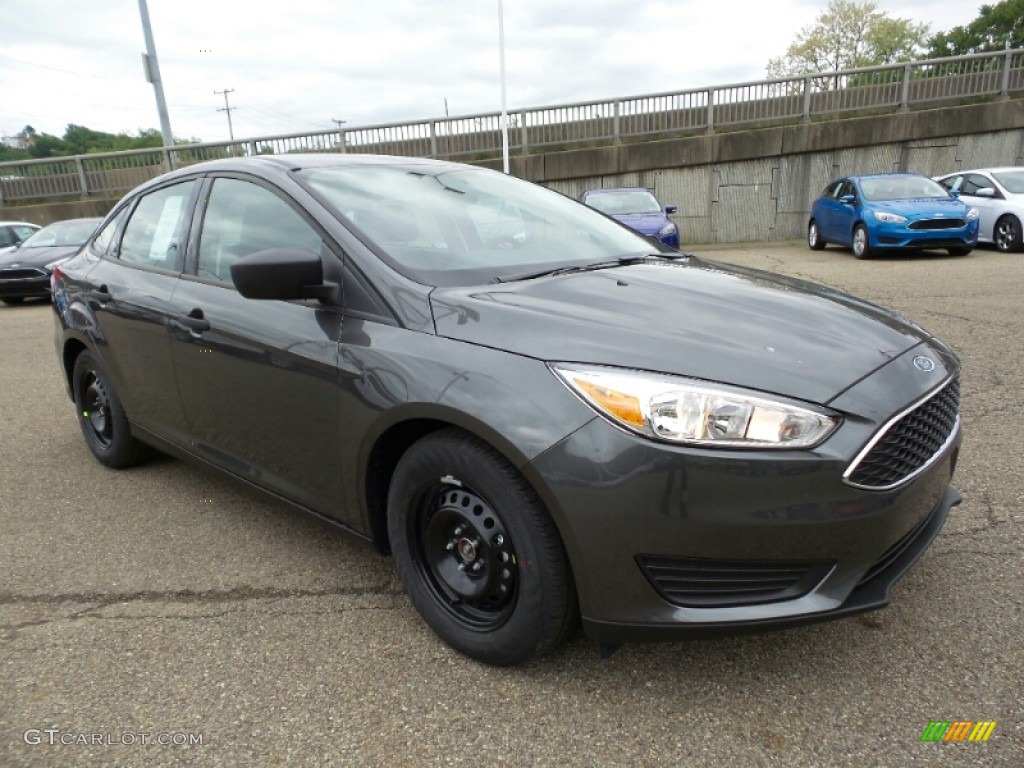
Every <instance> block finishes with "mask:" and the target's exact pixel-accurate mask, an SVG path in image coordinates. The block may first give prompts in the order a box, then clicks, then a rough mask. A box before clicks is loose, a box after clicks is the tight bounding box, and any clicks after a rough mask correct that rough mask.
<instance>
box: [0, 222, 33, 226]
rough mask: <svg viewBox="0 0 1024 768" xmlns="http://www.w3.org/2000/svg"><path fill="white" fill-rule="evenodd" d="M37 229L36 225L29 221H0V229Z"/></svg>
mask: <svg viewBox="0 0 1024 768" xmlns="http://www.w3.org/2000/svg"><path fill="white" fill-rule="evenodd" d="M23 226H28V227H38V226H39V225H38V224H33V223H32V222H31V221H0V227H23Z"/></svg>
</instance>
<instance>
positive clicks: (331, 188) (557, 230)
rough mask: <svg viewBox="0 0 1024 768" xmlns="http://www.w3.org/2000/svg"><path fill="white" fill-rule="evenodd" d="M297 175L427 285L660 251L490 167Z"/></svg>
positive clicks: (350, 169)
mask: <svg viewBox="0 0 1024 768" xmlns="http://www.w3.org/2000/svg"><path fill="white" fill-rule="evenodd" d="M299 174H300V178H302V179H304V180H305V183H306V184H307V185H308V186H309V187H310V188H311V189H312V190H313V191H314V192H317V193H319V195H320V196H321V198H322V199H323V200H324V202H326V203H327V204H328V205H329V206H330V207H332V208H333V209H334V210H335V212H336V213H338V214H340V215H341V216H342V217H344V218H345V219H347V220H348V221H349V222H351V223H352V224H353V225H355V227H356V228H357V229H358V230H359V231H360V232H362V233H363V234H364V235H365V236H366V237H367V238H368V239H369V240H370V241H371V242H372V244H373V245H375V246H376V247H377V250H378V253H380V255H381V256H382V257H383V258H385V260H386V261H388V262H389V263H390V264H391V265H392V266H393V267H394V268H395V269H397V270H398V271H400V272H402V273H403V274H405V275H407V276H409V277H412V278H413V279H415V280H417V281H418V282H422V283H425V284H428V285H445V286H453V285H475V284H480V283H486V282H490V281H493V280H499V279H502V278H505V277H509V276H513V275H521V274H524V273H530V272H533V273H537V272H541V271H545V270H549V269H557V268H560V267H573V266H583V265H586V264H594V263H599V262H608V261H614V260H616V259H620V258H623V257H627V256H636V255H638V254H648V253H653V252H658V251H659V250H660V246H659V245H658V244H657V243H654V242H652V241H651V240H650V239H648V238H645V237H643V236H642V235H638V234H636V233H635V232H633V231H632V230H629V229H627V228H625V227H624V226H621V225H619V224H617V223H616V222H614V221H611V220H609V219H607V218H605V217H604V216H601V215H600V214H598V213H596V212H594V211H592V210H590V209H589V208H587V207H586V206H584V205H580V204H579V203H577V202H575V201H574V200H571V199H569V198H568V197H565V196H564V195H561V194H559V193H557V192H553V191H551V190H549V189H546V188H544V187H541V186H538V185H536V184H531V183H529V182H526V181H523V180H521V179H517V178H515V177H514V176H507V175H505V174H501V173H495V172H493V171H487V170H483V169H457V170H447V169H441V170H440V171H439V170H438V169H436V168H435V167H430V166H425V165H410V166H382V165H360V166H337V167H332V168H313V169H309V170H306V171H302V172H299Z"/></svg>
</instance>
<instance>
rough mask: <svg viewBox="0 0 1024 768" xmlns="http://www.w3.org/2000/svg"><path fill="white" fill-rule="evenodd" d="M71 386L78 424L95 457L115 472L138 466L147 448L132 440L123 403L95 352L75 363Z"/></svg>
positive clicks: (79, 358) (84, 353)
mask: <svg viewBox="0 0 1024 768" xmlns="http://www.w3.org/2000/svg"><path fill="white" fill-rule="evenodd" d="M71 383H72V392H73V393H74V396H75V410H76V411H77V412H78V423H79V425H80V426H81V428H82V435H83V436H84V437H85V444H86V445H88V446H89V450H90V451H92V455H93V456H95V457H96V458H97V459H98V460H99V461H100V462H101V463H102V464H106V465H107V466H108V467H112V468H114V469H122V468H124V467H130V466H132V465H133V464H137V463H138V462H139V460H140V459H141V458H142V456H143V454H144V447H143V445H142V444H141V443H140V442H138V441H137V440H136V439H135V438H134V437H132V433H131V427H129V425H128V417H127V416H125V414H124V408H122V407H121V400H120V399H119V398H118V396H117V392H116V391H114V386H113V385H112V384H111V383H110V380H109V379H108V378H107V374H106V372H105V371H104V370H103V368H102V367H101V366H100V364H99V362H98V361H97V360H96V358H94V357H93V356H92V353H91V352H82V353H81V354H80V355H79V356H78V357H77V358H76V359H75V367H74V372H73V373H72V374H71Z"/></svg>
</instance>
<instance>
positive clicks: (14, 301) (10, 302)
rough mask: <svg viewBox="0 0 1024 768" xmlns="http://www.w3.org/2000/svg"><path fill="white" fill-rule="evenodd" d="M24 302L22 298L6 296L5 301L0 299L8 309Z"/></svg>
mask: <svg viewBox="0 0 1024 768" xmlns="http://www.w3.org/2000/svg"><path fill="white" fill-rule="evenodd" d="M24 300H25V297H24V296H8V297H7V298H6V299H0V301H2V302H3V303H4V304H6V305H7V306H9V307H13V306H14V305H15V304H21V302H23V301H24Z"/></svg>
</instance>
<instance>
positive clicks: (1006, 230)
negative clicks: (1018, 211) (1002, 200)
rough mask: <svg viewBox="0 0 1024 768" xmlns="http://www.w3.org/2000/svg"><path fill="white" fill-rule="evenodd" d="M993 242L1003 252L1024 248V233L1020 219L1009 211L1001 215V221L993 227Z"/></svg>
mask: <svg viewBox="0 0 1024 768" xmlns="http://www.w3.org/2000/svg"><path fill="white" fill-rule="evenodd" d="M992 242H993V243H995V244H996V248H998V249H999V250H1000V251H1002V252H1003V253H1010V252H1012V251H1020V250H1022V249H1024V246H1022V243H1024V234H1022V232H1021V226H1020V219H1018V218H1017V217H1016V216H1014V215H1012V214H1009V213H1007V214H1005V215H1003V216H1000V217H999V221H997V222H996V225H995V226H994V227H993V228H992Z"/></svg>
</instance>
